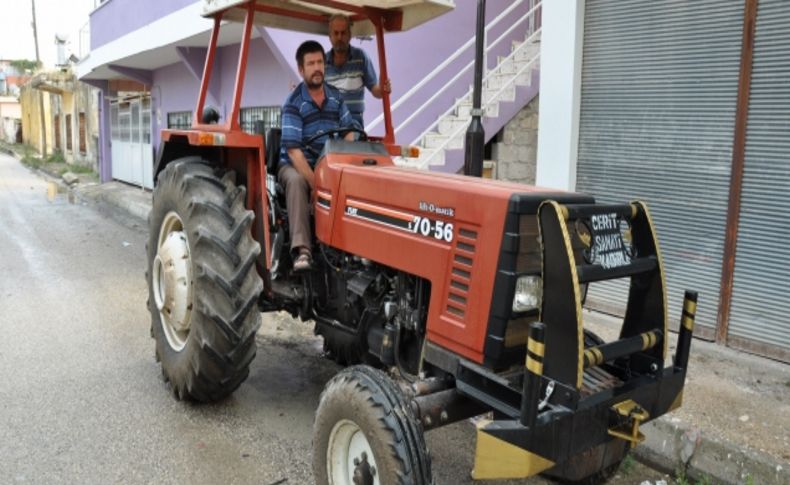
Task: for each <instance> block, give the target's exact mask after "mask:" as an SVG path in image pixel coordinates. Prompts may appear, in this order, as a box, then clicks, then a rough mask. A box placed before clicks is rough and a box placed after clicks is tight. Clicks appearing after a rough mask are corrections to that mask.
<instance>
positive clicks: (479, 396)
mask: <svg viewBox="0 0 790 485" xmlns="http://www.w3.org/2000/svg"><path fill="white" fill-rule="evenodd" d="M450 8H452V2H451V1H449V0H420V1H418V0H411V1H398V0H343V1H340V0H258V1H240V0H237V1H231V0H207V1H206V3H205V15H206V16H209V17H213V19H214V30H213V33H212V36H211V41H210V46H209V49H208V55H207V59H206V65H205V71H204V74H203V80H202V84H201V90H200V94H199V97H198V102H197V109H196V113H203V112H204V108H205V99H206V92H207V87H208V83H209V79H210V76H211V72H212V65H213V61H214V52H215V50H216V47H217V39H218V36H219V31H220V23H221V21H222V20H231V21H233V20H236V21H242V22H243V23H244V24H243V25H244V28H243V37H242V40H241V47H240V49H241V50H240V56H239V66H238V71H237V73H238V74H237V79H236V88H235V95H234V98H233V101H232V104H231V105H232V110H231V112H230V116H229V117H228V118H227V119H226V120H225V121H224V123H223V124H215V123H210V122H209V121H210V116H209V117H206V118H205V119H202V120H198V119H197V115H196V119H195V121H194V123H193V126H192V128H191V129H189V130H164V131H163V132H162V147H161V149H160V152H159V155H158V158H157V162H156V167H155V174H156V187H155V189H154V193H153V209H152V211H151V214H150V217H149V230H150V236H149V242H148V249H147V251H148V267H147V279H148V285H149V296H150V299H149V304H148V306H149V309H150V312H151V319H152V335H153V337H154V339H155V340H156V357H157V359H158V360H159V361H160V362H161V366H162V371H163V374H164V376H165V379H166V380H167V381H169V385H170V386H171V388H172V390H173V392H174V394H175V396H176V397H177V398H179V399H190V400H196V401H214V400H218V399H222V398H224V397H226V396H228V395H229V394H231V393H232V392H233V391H234V390H235V389H236V388H238V387H239V385H241V383H242V382H243V381H244V380H245V378H246V377H247V375H248V373H249V364H250V362H251V360H252V359H253V357H254V356H255V351H256V343H255V334H256V331H257V330H258V328H259V326H260V321H261V312H262V311H273V310H286V311H288V312H290V313H291V314H293V315H294V316H299V317H300V318H301V319H302V320H303V321H313V322H314V323H315V333H316V334H318V335H321V336H322V337H323V339H324V345H325V350H326V352H327V355H329V356H331V357H332V358H333V359H334V360H336V361H337V362H338V363H340V364H343V365H348V366H349V367H348V368H347V369H345V370H343V371H341V372H340V373H338V374H337V375H336V376H335V377H334V378H333V379H331V380H330V381H329V383H327V385H326V388H325V389H324V392H323V394H322V396H321V402H320V405H319V407H318V410H317V412H316V417H315V424H314V437H313V445H314V460H313V468H314V475H315V480H316V482H317V483H320V484H333V485H340V484H343V485H350V484H357V485H358V484H365V485H371V484H390V483H400V484H431V483H433V478H432V474H431V462H430V458H429V456H428V450H427V448H426V445H425V440H424V437H423V433H424V431H426V430H429V429H432V428H435V427H438V426H443V425H445V424H449V423H452V422H455V421H458V420H461V419H465V418H468V417H471V416H476V415H480V414H484V413H488V416H489V417H490V419H485V420H481V421H479V422H478V424H477V450H476V455H475V467H474V471H473V472H472V475H473V477H475V478H481V479H482V478H507V477H528V476H531V475H535V474H538V473H545V474H548V475H551V476H555V477H559V478H562V479H565V480H570V481H585V482H595V481H602V480H605V479H606V477H607V475H608V474H609V473H611V472H612V471H613V470H614V469H615V468H616V467H617V465H618V464H619V463H620V461H621V460H622V459H623V457H624V456H625V454H626V453H627V451H628V449H630V448H631V447H632V446H634V445H636V444H637V443H638V442H639V441H640V440H641V439H642V438H643V436H642V435H641V434H640V433H639V427H640V425H641V424H643V423H645V422H646V421H649V420H651V419H654V418H656V417H658V416H660V415H662V414H664V413H666V412H668V411H671V410H672V409H674V408H676V407H677V406H679V405H680V403H681V399H682V391H683V385H684V380H685V376H686V367H687V363H688V355H689V346H690V342H691V331H692V329H693V323H694V313H695V309H696V295H695V294H694V293H691V292H689V293H687V295H686V300H685V302H684V307H683V318H682V321H681V325H680V328H679V337H678V347H677V351H676V354H675V356H674V359H673V360H672V361H670V362H667V334H668V324H667V296H666V286H665V281H664V272H663V266H662V260H661V253H660V251H659V246H658V241H657V239H656V234H655V229H654V225H653V222H652V220H651V217H650V213H649V211H648V208H647V206H646V205H645V204H644V203H642V202H638V201H636V202H631V203H624V204H620V205H601V204H596V203H595V201H594V200H593V198H592V197H590V196H587V195H583V194H577V193H568V192H560V191H553V190H545V189H540V188H536V187H531V186H524V185H518V184H512V183H505V182H497V181H491V180H485V179H479V178H474V177H466V176H460V175H446V174H437V173H430V172H424V171H416V170H410V169H405V168H400V167H397V166H395V164H394V163H393V161H392V155H397V154H400V153H401V151H402V150H401V148H400V147H398V146H397V145H395V144H394V136H393V130H392V123H391V121H390V116H389V96H388V95H385V96H384V99H383V102H384V113H385V126H386V135H385V136H384V137H383V138H381V139H372V138H371V139H367V140H364V141H345V140H342V139H339V140H329V141H328V142H327V143H326V146H325V148H324V151H323V153H322V155H321V158H320V159H319V162H318V164H317V165H316V168H315V177H316V183H315V190H314V194H313V211H314V223H315V231H314V243H313V254H314V255H315V257H314V266H313V269H312V271H310V272H309V273H306V274H305V273H300V274H295V273H293V272H292V271H291V269H290V268H291V267H292V265H291V263H292V262H291V256H290V254H289V251H287V250H286V249H285V248H288V247H289V245H288V242H289V235H288V230H287V228H288V224H287V218H288V214H287V210H286V207H285V203H284V198H283V194H282V189H281V187H279V184H278V183H277V181H276V179H275V178H274V177H273V175H272V173H273V170H274V167H275V166H276V163H277V158H278V157H277V154H278V151H279V139H278V131H277V130H270V131H269V132H267V133H265V134H260V135H253V134H247V133H245V132H243V131H241V129H240V127H239V121H238V120H239V116H238V115H239V104H240V99H241V93H242V87H243V82H244V73H245V68H246V63H247V57H248V52H249V45H250V37H251V31H252V27H253V25H254V24H261V25H272V26H278V27H286V28H293V29H296V30H301V31H307V32H313V33H324V34H325V33H326V25H327V18H328V16H329V15H330V14H332V13H336V12H342V13H346V14H349V15H350V16H351V17H352V19H353V20H354V22H355V27H354V29H355V31H354V34H355V35H361V34H370V33H373V34H375V35H376V38H377V42H378V47H379V60H380V67H379V69H380V74H381V77H382V79H386V78H387V73H386V58H385V52H384V42H383V34H384V31H399V30H405V29H408V28H410V27H412V26H414V25H417V24H419V23H422V22H424V21H427V20H429V19H430V18H431V17H434V16H436V15H439V14H441V13H443V12H445V11H447V10H448V9H450ZM614 278H629V279H630V290H629V293H628V305H627V310H626V313H625V318H624V320H623V324H622V330H621V333H620V337H619V339H617V340H615V341H611V342H605V341H603V340H601V339H600V338H598V337H597V336H596V335H595V334H593V333H592V332H589V331H587V330H585V328H584V326H583V324H582V318H581V317H582V303H583V300H584V296H585V293H586V288H587V285H588V284H590V283H594V282H597V281H602V280H608V279H614Z"/></svg>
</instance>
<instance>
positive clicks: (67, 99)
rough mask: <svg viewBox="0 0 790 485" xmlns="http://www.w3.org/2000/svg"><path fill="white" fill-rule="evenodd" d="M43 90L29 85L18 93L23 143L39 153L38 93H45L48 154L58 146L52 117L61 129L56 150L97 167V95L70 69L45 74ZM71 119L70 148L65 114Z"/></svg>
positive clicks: (73, 161)
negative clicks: (82, 115) (82, 148)
mask: <svg viewBox="0 0 790 485" xmlns="http://www.w3.org/2000/svg"><path fill="white" fill-rule="evenodd" d="M44 83H45V84H46V89H48V90H49V91H44V90H42V89H33V88H32V87H31V85H30V84H27V85H25V86H24V87H23V89H22V92H21V93H20V101H21V103H22V130H23V133H24V142H25V143H28V144H30V145H31V146H33V147H34V148H35V149H36V150H38V152H39V153H41V146H40V145H41V121H40V119H39V117H38V116H39V100H38V95H39V93H40V92H41V93H43V96H44V117H45V119H46V120H47V121H46V140H47V154H52V152H53V151H54V150H55V149H56V148H58V147H56V143H55V131H56V130H55V122H56V121H55V116H56V115H59V118H58V120H57V123H58V126H59V131H60V147H59V150H60V152H61V153H62V154H63V157H64V158H65V160H66V162H68V163H74V164H78V165H83V166H88V167H91V168H93V169H94V170H97V169H98V157H97V140H98V136H99V122H98V95H97V90H96V89H94V88H92V87H91V86H89V85H87V84H84V83H81V82H79V81H77V80H76V79H75V77H74V75H73V74H72V73H71V72H68V71H67V72H60V71H55V72H51V73H46V74H45V75H44ZM81 113H82V114H84V120H85V121H84V122H85V135H84V150H80V129H79V127H80V125H79V123H80V121H79V120H80V114H81ZM68 115H70V116H71V118H70V120H71V149H69V148H68V143H67V139H66V138H67V135H68V130H67V126H66V123H67V116H68Z"/></svg>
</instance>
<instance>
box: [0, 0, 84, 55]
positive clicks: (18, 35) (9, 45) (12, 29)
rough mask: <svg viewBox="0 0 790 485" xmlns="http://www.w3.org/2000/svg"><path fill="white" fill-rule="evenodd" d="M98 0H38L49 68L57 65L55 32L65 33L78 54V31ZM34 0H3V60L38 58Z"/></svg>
mask: <svg viewBox="0 0 790 485" xmlns="http://www.w3.org/2000/svg"><path fill="white" fill-rule="evenodd" d="M94 3H98V2H97V1H96V0H36V18H37V20H38V22H37V24H38V25H37V27H38V50H39V53H40V54H41V61H42V62H43V63H44V65H45V66H46V67H53V66H54V65H55V60H56V59H55V56H56V49H55V33H60V34H65V35H67V36H68V38H69V41H68V44H67V47H66V52H67V54H66V55H67V56H68V53H69V52H72V53H74V54H76V55H79V48H80V37H79V30H80V28H82V26H83V25H85V24H86V23H87V22H88V15H89V14H90V12H91V11H92V10H93V5H94ZM30 4H31V0H0V59H31V60H32V59H35V58H36V48H35V45H34V43H33V27H32V26H31V21H32V19H33V15H32V11H31V6H30Z"/></svg>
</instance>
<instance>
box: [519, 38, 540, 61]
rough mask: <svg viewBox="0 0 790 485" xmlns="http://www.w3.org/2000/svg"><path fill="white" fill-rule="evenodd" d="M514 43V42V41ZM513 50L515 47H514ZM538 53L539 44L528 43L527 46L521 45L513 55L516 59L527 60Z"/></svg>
mask: <svg viewBox="0 0 790 485" xmlns="http://www.w3.org/2000/svg"><path fill="white" fill-rule="evenodd" d="M514 45H515V42H514ZM514 50H515V48H514ZM539 55H540V45H539V44H534V43H530V44H529V45H527V46H524V47H522V48H521V49H519V50H518V51H517V52H516V54H515V55H514V56H513V58H514V59H516V60H517V61H528V60H530V59H533V58H535V57H538V56H539Z"/></svg>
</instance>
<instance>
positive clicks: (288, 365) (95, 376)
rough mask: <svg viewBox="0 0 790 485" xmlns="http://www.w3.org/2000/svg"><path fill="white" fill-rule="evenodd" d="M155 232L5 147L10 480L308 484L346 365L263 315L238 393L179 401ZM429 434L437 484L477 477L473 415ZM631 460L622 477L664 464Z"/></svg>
mask: <svg viewBox="0 0 790 485" xmlns="http://www.w3.org/2000/svg"><path fill="white" fill-rule="evenodd" d="M145 234H146V227H145V225H144V224H143V223H142V222H141V221H136V220H133V219H129V218H124V217H123V216H122V215H119V214H104V213H101V212H99V211H98V210H96V208H94V207H91V206H86V205H83V204H79V203H78V204H73V203H70V202H69V198H68V196H67V194H66V193H64V192H61V193H59V194H58V195H57V196H56V197H54V199H52V200H48V197H47V183H46V181H44V180H43V179H42V178H40V177H39V176H37V175H35V174H33V173H31V172H30V171H28V170H27V169H26V168H24V167H23V166H22V165H20V164H19V162H17V161H16V160H14V159H13V158H11V157H8V156H5V155H0V329H1V330H2V336H1V337H0V483H36V484H38V483H41V484H54V483H84V484H92V483H100V484H109V483H124V484H137V483H194V484H203V483H206V484H213V483H222V484H233V483H239V484H248V483H249V484H252V483H255V484H288V485H292V484H309V483H312V478H311V472H310V460H311V451H310V440H311V427H312V421H313V414H314V410H315V408H316V406H317V403H318V398H319V395H320V392H321V390H322V388H323V385H324V383H325V382H326V381H327V380H328V379H329V378H330V377H331V376H332V375H333V374H334V373H335V372H337V370H338V367H337V366H335V365H334V364H332V363H330V362H329V361H327V360H326V359H324V358H323V357H322V356H321V343H320V341H319V340H318V339H316V338H315V337H313V336H312V332H311V328H310V327H309V325H308V324H305V323H301V322H296V321H294V320H291V319H290V318H287V317H285V316H283V315H280V314H273V315H266V316H265V319H264V320H265V322H264V325H263V328H262V329H261V332H260V334H259V336H258V356H257V358H256V359H255V361H254V362H253V364H252V367H251V372H250V377H249V379H248V380H247V381H246V382H245V383H244V384H243V385H242V386H241V388H240V389H239V390H238V391H237V392H236V393H235V394H234V395H233V396H231V397H230V398H229V399H227V400H225V401H223V402H221V403H218V404H213V405H194V404H189V403H184V402H179V401H176V400H175V399H174V398H173V397H172V396H171V394H170V392H169V390H168V387H167V386H166V385H165V383H164V381H163V380H162V378H161V375H160V371H159V367H158V364H157V363H156V362H155V360H154V356H153V349H154V343H153V340H151V338H150V337H149V325H150V323H149V315H148V312H147V310H146V305H145V302H146V295H147V290H146V284H145V280H144V276H143V274H144V267H145ZM428 443H429V447H430V449H431V450H432V456H433V464H434V474H435V477H436V481H437V483H438V484H468V483H473V482H472V480H471V479H470V478H469V471H470V470H471V467H472V461H473V451H474V433H473V427H472V425H471V424H470V423H469V422H462V423H458V424H456V425H453V426H450V427H447V428H444V429H440V430H437V431H432V432H430V433H429V434H428ZM627 468H628V470H626V472H624V473H621V476H620V477H619V478H618V479H617V480H616V481H614V482H612V483H640V482H641V481H642V480H656V479H659V478H661V477H662V476H663V475H662V474H661V473H659V472H656V471H653V470H649V469H646V468H644V467H642V466H641V465H639V464H629V466H628V467H627ZM497 483H503V484H512V483H521V484H523V483H530V484H539V483H547V482H546V481H545V480H542V479H532V480H529V481H512V482H497Z"/></svg>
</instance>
